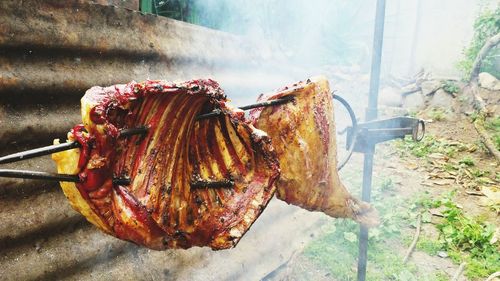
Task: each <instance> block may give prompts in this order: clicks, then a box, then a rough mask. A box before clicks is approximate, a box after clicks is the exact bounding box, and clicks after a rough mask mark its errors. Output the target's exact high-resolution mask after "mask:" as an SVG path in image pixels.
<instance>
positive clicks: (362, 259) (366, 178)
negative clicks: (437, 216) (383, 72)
mask: <svg viewBox="0 0 500 281" xmlns="http://www.w3.org/2000/svg"><path fill="white" fill-rule="evenodd" d="M384 23H385V0H377V11H376V14H375V31H374V33H373V54H372V69H371V73H370V95H369V100H368V109H367V110H366V121H371V120H373V119H375V118H377V103H378V90H379V84H380V64H381V60H382V43H383V41H384ZM374 152H375V146H374V145H373V146H370V147H367V151H366V153H365V159H364V165H363V192H362V199H363V201H366V202H370V197H371V186H372V171H373V154H374ZM367 254H368V229H367V228H366V227H364V226H361V228H360V231H359V253H358V255H359V257H358V281H364V280H365V279H366V263H367V258H368V256H367Z"/></svg>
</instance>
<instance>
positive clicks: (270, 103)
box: [196, 96, 295, 120]
mask: <svg viewBox="0 0 500 281" xmlns="http://www.w3.org/2000/svg"><path fill="white" fill-rule="evenodd" d="M294 99H295V97H294V96H286V97H283V98H279V99H275V100H269V101H264V102H259V103H254V104H249V105H245V106H242V107H239V109H241V110H249V109H253V108H258V107H267V106H273V105H280V104H284V103H287V102H290V101H293V100H294ZM221 113H222V112H221V110H220V109H214V110H213V111H212V112H209V113H205V114H201V115H198V116H197V117H196V120H203V119H207V118H210V117H215V116H219V115H220V114H221Z"/></svg>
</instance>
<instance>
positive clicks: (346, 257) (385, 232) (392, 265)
mask: <svg viewBox="0 0 500 281" xmlns="http://www.w3.org/2000/svg"><path fill="white" fill-rule="evenodd" d="M395 188H396V186H395V184H394V180H393V179H391V178H376V179H375V180H374V189H373V190H372V192H373V204H374V205H375V207H376V209H377V210H378V211H379V215H380V220H381V225H380V226H378V227H376V228H372V229H370V232H369V239H368V244H369V250H368V264H369V267H368V278H369V279H368V280H422V279H419V278H417V277H418V272H417V270H416V267H415V265H413V264H412V263H409V264H406V265H405V264H403V262H402V259H403V257H402V256H401V255H397V254H395V251H394V247H395V245H398V243H401V242H400V241H402V240H411V237H408V239H407V237H406V234H404V233H403V232H402V230H403V229H405V228H406V227H407V226H408V225H409V224H412V223H413V222H414V221H415V217H416V213H414V212H410V211H408V209H407V207H398V206H403V205H404V204H403V199H401V198H399V197H392V196H387V195H388V193H391V192H392V191H394V190H395ZM358 232H359V226H358V224H356V223H355V222H352V221H349V220H340V219H337V220H334V221H332V222H330V223H328V224H327V225H326V226H325V227H324V228H323V234H322V235H321V236H320V237H318V239H316V240H314V241H312V242H311V243H310V244H309V245H307V246H306V248H305V251H304V256H305V257H306V258H307V259H309V260H310V261H312V262H313V263H314V264H316V265H317V266H319V267H321V268H323V269H324V270H327V271H329V272H330V273H331V274H332V276H335V278H336V279H338V280H355V279H356V270H355V265H356V262H357V256H358V244H357V243H358V237H357V233H358ZM401 247H405V246H404V245H401ZM420 277H422V276H420ZM424 280H434V279H433V278H430V277H427V276H426V279H424Z"/></svg>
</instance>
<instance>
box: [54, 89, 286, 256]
mask: <svg viewBox="0 0 500 281" xmlns="http://www.w3.org/2000/svg"><path fill="white" fill-rule="evenodd" d="M216 107H217V108H220V109H221V110H222V112H223V114H221V115H220V116H219V117H215V118H211V119H207V120H200V121H196V116H197V115H198V114H199V113H200V112H207V111H211V110H212V109H214V108H216ZM82 116H83V121H84V125H85V129H86V130H87V132H88V134H87V133H84V132H83V133H81V134H82V137H80V138H78V137H77V136H78V132H77V129H76V128H75V130H74V131H73V134H71V135H70V139H74V138H76V139H77V140H79V141H80V142H86V143H92V142H93V147H92V148H91V149H90V153H89V154H87V153H86V151H85V148H84V149H82V150H81V151H79V150H73V151H70V152H68V153H73V154H75V153H78V154H79V157H80V162H84V163H85V165H82V166H81V167H80V168H79V169H75V167H70V165H68V166H67V167H66V168H65V167H64V165H63V164H62V163H63V162H62V161H63V159H64V158H66V159H69V158H67V157H70V155H67V154H64V153H65V152H63V153H60V154H55V155H54V159H55V160H56V162H57V163H58V166H59V171H60V172H66V173H76V172H79V173H80V175H81V176H82V177H84V178H86V181H85V182H84V183H82V184H77V185H76V187H75V185H73V184H69V183H64V184H62V187H63V190H64V192H65V194H66V196H67V197H68V198H69V199H70V201H71V203H72V205H73V206H74V207H75V209H77V210H78V211H80V212H81V213H82V214H84V215H85V216H86V217H87V218H88V219H89V221H91V222H92V223H94V224H95V225H97V226H99V227H100V228H101V229H103V230H104V231H106V232H108V233H110V234H112V235H115V236H117V237H119V238H121V239H125V240H130V241H133V242H135V243H138V244H142V245H145V246H147V247H150V248H153V249H165V248H179V247H180V248H188V247H191V246H210V247H212V248H213V249H224V248H229V247H232V246H234V245H235V244H236V243H237V242H238V240H239V239H240V238H241V236H242V235H243V234H244V233H245V232H246V231H247V230H248V228H249V227H250V226H251V224H252V223H253V221H254V220H255V219H256V218H257V217H258V216H259V214H260V213H261V211H262V210H263V209H264V208H265V206H266V205H267V203H268V201H269V200H270V199H271V197H272V195H273V193H274V190H275V188H274V186H273V182H274V180H275V179H276V178H277V176H278V174H279V168H278V162H277V160H276V158H275V156H274V153H273V148H272V146H271V145H270V140H269V139H268V138H267V136H266V135H265V134H264V133H262V132H261V131H258V130H257V129H255V128H254V127H253V126H251V125H249V124H247V122H246V121H245V120H244V117H243V114H242V112H241V111H239V110H234V109H232V108H231V107H229V106H228V105H226V103H225V96H224V95H223V92H222V90H220V89H219V88H218V85H217V83H215V82H214V81H211V80H197V81H190V82H185V83H182V84H178V85H176V84H173V83H167V82H161V81H148V82H144V83H131V84H128V85H117V86H114V87H108V88H100V87H94V88H92V89H91V90H89V91H88V92H87V94H86V96H85V97H84V98H83V99H82ZM143 125H148V126H149V127H150V128H149V131H148V134H147V135H144V136H133V137H130V138H123V139H122V138H118V135H117V133H116V132H118V130H119V129H121V128H133V127H137V126H143ZM83 147H85V145H83ZM70 158H71V159H74V158H75V157H74V156H73V157H70ZM82 159H83V160H82ZM66 164H67V163H66ZM125 175H127V176H129V177H130V179H131V184H130V185H129V186H117V185H113V184H112V177H113V176H125ZM221 179H231V180H232V181H233V182H234V186H233V187H231V188H197V189H192V188H191V186H190V183H191V182H192V181H193V180H195V181H196V180H221ZM82 199H83V200H82Z"/></svg>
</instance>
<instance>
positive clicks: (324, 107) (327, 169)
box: [251, 77, 378, 226]
mask: <svg viewBox="0 0 500 281" xmlns="http://www.w3.org/2000/svg"><path fill="white" fill-rule="evenodd" d="M290 95H293V96H295V100H294V102H290V103H286V104H283V105H278V106H275V107H272V108H259V109H255V110H253V111H252V112H251V117H252V119H253V121H254V124H255V126H256V127H257V128H259V129H261V130H263V131H265V132H266V133H267V134H268V135H269V136H270V137H271V140H272V144H273V146H274V148H275V150H276V154H277V155H278V159H279V162H280V168H281V175H280V178H279V179H278V180H277V181H276V186H277V197H278V198H279V199H281V200H283V201H285V202H287V203H288V204H293V205H296V206H299V207H302V208H304V209H307V210H310V211H321V212H324V213H326V214H327V215H329V216H332V217H336V218H352V219H354V220H356V221H358V222H360V223H363V224H365V225H369V226H371V225H375V224H376V223H377V221H378V219H377V214H376V211H375V210H374V209H373V208H372V207H371V206H370V205H369V204H367V203H364V202H362V201H359V200H357V199H356V198H354V197H353V196H352V195H350V194H349V192H348V191H347V189H346V188H345V186H344V185H343V184H342V182H341V181H340V178H339V175H338V173H337V151H336V140H335V139H336V136H335V123H334V120H335V119H334V109H333V100H332V97H331V93H330V88H329V84H328V81H327V80H326V78H323V77H316V78H312V79H308V80H307V81H304V82H300V83H297V84H294V85H291V86H289V87H285V88H283V89H281V90H279V91H277V92H274V93H270V94H266V95H261V96H260V97H259V99H258V101H259V102H261V101H267V100H274V99H277V98H282V97H286V96H290Z"/></svg>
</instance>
